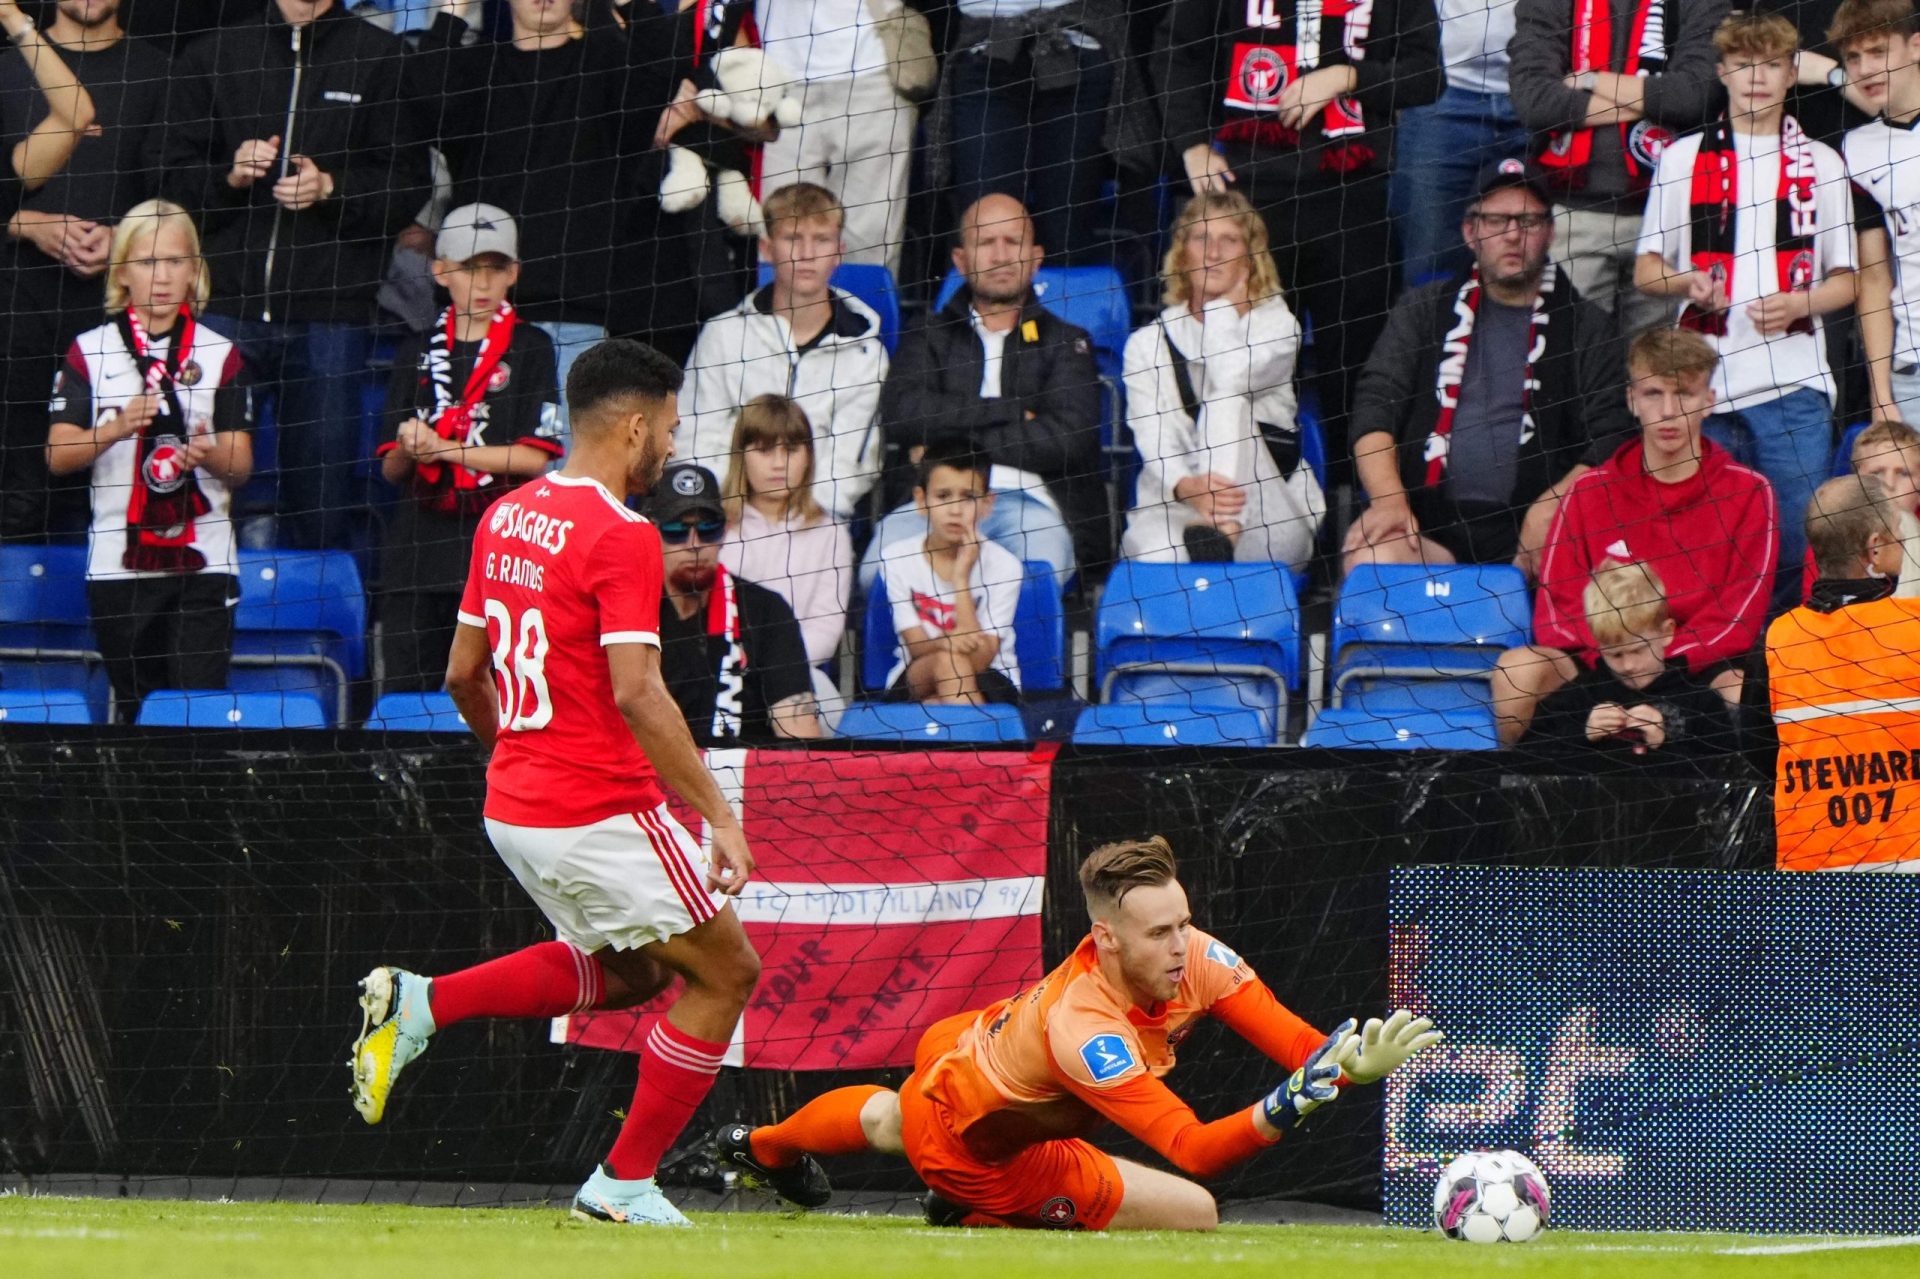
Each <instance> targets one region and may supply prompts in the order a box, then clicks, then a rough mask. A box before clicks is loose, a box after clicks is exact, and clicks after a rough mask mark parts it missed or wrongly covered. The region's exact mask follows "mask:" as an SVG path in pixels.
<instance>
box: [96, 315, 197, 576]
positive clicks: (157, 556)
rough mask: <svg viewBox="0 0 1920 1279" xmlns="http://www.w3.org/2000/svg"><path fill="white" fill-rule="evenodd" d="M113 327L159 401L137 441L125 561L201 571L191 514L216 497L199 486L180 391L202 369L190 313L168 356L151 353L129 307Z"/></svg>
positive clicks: (139, 566) (156, 569)
mask: <svg viewBox="0 0 1920 1279" xmlns="http://www.w3.org/2000/svg"><path fill="white" fill-rule="evenodd" d="M114 326H115V327H116V328H117V329H118V330H119V332H120V341H121V342H122V343H124V344H125V346H126V348H127V352H128V353H129V354H130V355H132V356H133V364H134V367H135V368H136V369H137V370H139V373H140V381H141V389H142V391H143V392H144V393H145V394H148V395H151V396H154V397H155V398H156V399H158V400H159V402H160V403H159V408H158V411H156V412H155V413H154V415H153V417H152V419H151V420H150V421H148V423H147V425H146V426H145V427H144V428H143V429H142V430H141V432H140V437H139V440H138V452H137V453H136V454H135V458H134V470H133V491H132V493H131V494H129V496H128V498H127V549H126V550H125V551H124V552H122V553H121V556H120V563H121V565H122V566H123V567H125V568H128V569H131V570H133V571H134V572H136V573H197V572H199V571H200V570H201V569H203V568H205V567H206V566H207V557H206V556H204V555H202V554H201V553H200V552H199V551H197V550H195V549H194V545H193V542H194V538H195V536H196V532H195V528H194V521H195V520H197V519H198V518H199V517H200V516H202V515H205V514H207V513H208V512H209V511H211V510H212V509H213V503H212V502H210V501H208V500H207V495H206V494H205V493H203V492H201V491H200V481H199V480H198V478H196V476H195V474H194V468H193V467H191V466H189V465H187V461H186V450H187V437H188V434H189V432H190V429H191V428H190V424H189V422H188V420H187V415H186V412H185V411H184V410H183V409H182V407H181V404H180V396H179V388H180V387H181V386H192V385H194V384H195V383H197V382H199V381H200V378H201V376H202V374H201V369H200V366H199V365H198V364H195V363H194V362H193V337H194V332H195V329H196V328H197V326H196V325H195V323H194V319H193V312H192V311H191V310H190V309H189V308H187V307H184V306H183V307H181V308H180V319H179V323H178V326H177V328H176V329H175V332H174V336H173V342H172V344H171V345H170V346H169V347H168V348H167V354H166V357H165V358H164V359H163V358H161V357H160V356H157V355H155V354H154V353H153V343H152V342H151V341H150V340H149V339H148V337H147V331H146V328H145V326H143V325H142V324H141V323H140V316H139V315H138V314H137V313H136V312H135V311H134V309H133V308H132V307H128V308H127V309H126V310H125V311H123V312H121V313H120V314H119V315H116V316H115V317H114Z"/></svg>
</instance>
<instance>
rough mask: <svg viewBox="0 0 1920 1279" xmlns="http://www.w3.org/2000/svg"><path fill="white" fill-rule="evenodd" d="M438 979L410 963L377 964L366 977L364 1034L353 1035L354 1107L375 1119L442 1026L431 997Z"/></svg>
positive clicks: (362, 1012) (362, 1008)
mask: <svg viewBox="0 0 1920 1279" xmlns="http://www.w3.org/2000/svg"><path fill="white" fill-rule="evenodd" d="M431 984H432V983H431V982H429V981H428V980H427V979H426V978H425V977H421V976H419V975H418V974H416V973H410V972H408V971H406V970H405V969H404V968H376V969H374V970H373V971H372V972H370V973H368V974H367V975H366V977H364V978H363V979H362V980H361V982H360V1037H359V1038H358V1039H356V1040H354V1041H353V1059H352V1060H351V1061H349V1062H348V1063H347V1065H348V1067H349V1068H351V1069H352V1071H353V1108H354V1109H355V1110H357V1111H359V1112H360V1117H361V1118H362V1119H364V1120H366V1121H367V1122H368V1123H370V1124H377V1123H379V1122H380V1120H381V1119H382V1118H383V1117H384V1116H385V1115H386V1113H387V1098H388V1097H389V1096H391V1095H392V1093H393V1084H394V1081H395V1080H396V1079H398V1078H400V1072H401V1071H402V1070H405V1069H406V1067H407V1063H408V1062H411V1061H412V1060H413V1059H414V1058H415V1057H418V1056H419V1055H420V1054H421V1053H423V1052H425V1051H426V1050H427V1041H428V1040H429V1039H431V1038H432V1037H433V1032H434V1031H435V1030H436V1029H438V1027H436V1026H435V1025H434V1024H433V1010H432V1008H431V1007H430V1006H429V1005H428V1002H427V988H428V987H429V986H430V985H431Z"/></svg>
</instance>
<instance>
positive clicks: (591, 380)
mask: <svg viewBox="0 0 1920 1279" xmlns="http://www.w3.org/2000/svg"><path fill="white" fill-rule="evenodd" d="M685 380H686V374H685V373H684V372H682V371H681V369H680V366H679V365H678V364H675V363H674V362H673V361H672V360H669V359H668V358H667V357H666V356H664V355H662V354H660V352H658V351H656V350H654V349H653V348H652V347H650V346H648V345H647V344H646V343H645V342H635V341H633V340H632V339H631V338H609V339H608V340H607V341H605V342H599V343H596V344H595V345H594V346H592V347H590V348H588V349H587V350H585V351H583V352H581V354H580V358H579V359H577V360H575V361H574V362H573V368H572V369H571V370H570V371H569V372H568V373H567V411H568V412H569V413H571V414H572V415H573V416H574V417H584V416H587V415H589V414H591V413H592V412H593V411H594V410H595V409H597V408H599V407H600V406H601V405H603V404H606V403H608V402H609V401H612V400H622V399H638V400H664V399H666V398H667V397H668V396H669V395H672V394H673V393H674V392H676V391H678V390H679V389H680V384H681V383H682V382H684V381H685Z"/></svg>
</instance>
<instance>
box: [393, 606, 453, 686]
mask: <svg viewBox="0 0 1920 1279" xmlns="http://www.w3.org/2000/svg"><path fill="white" fill-rule="evenodd" d="M459 608H460V592H458V591H391V592H388V593H386V594H383V595H382V596H381V597H380V660H381V663H382V671H383V673H384V682H383V683H382V684H381V686H380V687H381V690H382V691H383V692H387V693H437V692H439V691H440V689H441V687H442V686H443V685H444V684H445V683H446V682H447V652H448V650H449V649H451V648H452V647H453V633H454V630H455V629H456V628H457V627H458V625H459V622H458V620H457V619H456V618H455V616H454V614H455V613H456V612H458V611H459Z"/></svg>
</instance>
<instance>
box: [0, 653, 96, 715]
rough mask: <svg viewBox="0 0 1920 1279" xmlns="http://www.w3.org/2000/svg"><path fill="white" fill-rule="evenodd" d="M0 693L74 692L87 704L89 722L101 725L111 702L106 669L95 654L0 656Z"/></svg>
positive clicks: (25, 696)
mask: <svg viewBox="0 0 1920 1279" xmlns="http://www.w3.org/2000/svg"><path fill="white" fill-rule="evenodd" d="M0 692H4V693H7V694H13V695H17V696H19V697H21V698H22V699H25V700H31V699H32V698H35V697H40V696H44V695H51V694H55V693H58V694H68V693H71V694H74V695H77V696H78V697H79V698H80V699H81V700H82V701H84V702H85V703H86V704H87V707H88V709H89V712H90V713H91V715H92V718H93V722H94V723H97V724H104V723H106V720H107V711H108V708H109V707H110V706H111V705H112V702H113V690H112V689H111V688H110V687H109V686H108V683H107V668H106V664H105V663H104V662H101V661H100V660H98V658H97V656H96V657H95V658H92V659H88V658H54V659H46V660H42V659H40V658H22V657H0Z"/></svg>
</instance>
